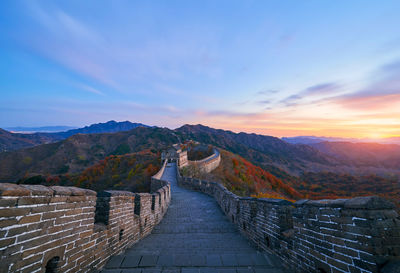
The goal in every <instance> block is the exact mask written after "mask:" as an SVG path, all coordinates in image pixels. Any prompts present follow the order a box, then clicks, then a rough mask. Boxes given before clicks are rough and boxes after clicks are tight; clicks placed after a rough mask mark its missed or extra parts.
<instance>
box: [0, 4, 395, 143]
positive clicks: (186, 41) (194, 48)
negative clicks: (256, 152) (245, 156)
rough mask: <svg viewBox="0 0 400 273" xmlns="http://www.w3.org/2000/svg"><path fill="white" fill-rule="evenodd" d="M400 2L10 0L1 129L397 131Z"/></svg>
mask: <svg viewBox="0 0 400 273" xmlns="http://www.w3.org/2000/svg"><path fill="white" fill-rule="evenodd" d="M399 10H400V1H397V0H393V1H387V0H379V1H378V0H375V1H370V0H351V1H348V0H337V1H320V0H316V1H313V0H307V1H298V0H293V1H289V0H285V1H282V0H268V1H266V0H260V1H250V0H248V1H246V0H242V1H235V0H229V1H224V0H221V1H215V0H212V1H208V0H201V1H184V0H182V1H174V0H169V1H122V0H115V1H100V0H95V1H93V0H87V1H77V0H70V1H19V0H15V1H14V0H13V1H1V2H0V60H1V61H0V127H2V128H6V127H14V126H51V125H53V126H54V125H66V126H84V125H88V124H92V123H97V122H106V121H108V120H117V121H124V120H129V121H132V122H142V123H145V124H148V125H156V126H162V127H169V128H176V127H179V126H182V125H183V124H198V123H201V124H204V125H208V126H211V127H215V128H221V129H229V130H232V131H235V132H239V131H244V132H252V133H259V134H265V135H273V136H278V137H281V136H297V135H315V136H334V137H358V138H364V137H370V138H379V137H390V136H400V27H399V26H400V16H399V15H398V14H399Z"/></svg>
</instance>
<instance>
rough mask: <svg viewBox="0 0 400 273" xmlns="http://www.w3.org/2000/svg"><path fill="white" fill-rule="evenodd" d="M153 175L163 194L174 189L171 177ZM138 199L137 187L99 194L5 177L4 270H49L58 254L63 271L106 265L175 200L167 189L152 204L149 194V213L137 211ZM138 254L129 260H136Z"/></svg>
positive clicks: (1, 206) (0, 251)
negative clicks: (10, 181) (20, 182)
mask: <svg viewBox="0 0 400 273" xmlns="http://www.w3.org/2000/svg"><path fill="white" fill-rule="evenodd" d="M153 181H154V182H157V183H156V184H157V185H156V186H153V189H154V191H155V193H154V194H155V195H156V196H157V197H158V196H159V195H161V194H162V193H166V192H169V191H170V185H169V184H168V183H167V182H165V181H159V180H154V179H153ZM134 199H135V194H134V193H131V192H123V191H107V192H103V193H99V197H96V192H94V191H91V190H87V189H80V188H76V187H60V186H54V187H45V186H40V185H15V184H8V183H0V217H1V221H0V236H1V237H2V238H3V239H0V261H1V263H0V273H2V272H44V271H45V270H44V268H45V266H46V264H47V263H48V262H49V261H50V260H51V259H52V258H57V259H58V267H59V270H60V272H95V271H96V270H99V269H101V268H102V267H103V266H104V265H105V264H106V262H107V260H108V259H109V258H110V257H111V256H113V255H116V254H118V253H120V252H121V251H123V250H124V249H126V248H127V247H129V246H131V245H132V244H134V243H136V242H137V241H139V240H140V239H141V238H143V237H145V236H146V235H147V234H149V233H150V232H151V230H152V229H153V228H154V227H155V226H156V225H157V224H158V222H159V221H160V220H161V219H162V218H163V215H164V213H165V212H166V209H167V207H168V205H169V201H170V197H169V195H165V198H163V199H162V200H158V201H159V205H158V206H156V207H153V208H152V206H151V205H152V204H151V202H149V201H148V200H152V199H153V197H152V195H151V194H147V195H146V197H144V198H143V203H141V206H142V212H143V213H142V214H141V215H134V213H133V212H134V207H135V203H134ZM96 204H98V205H96ZM95 215H96V217H95ZM105 219H106V220H107V221H103V222H101V221H100V222H98V223H97V222H96V221H97V220H105ZM116 257H117V258H115V257H114V258H113V260H111V261H110V264H111V265H112V263H113V261H114V263H116V260H118V256H116ZM132 259H133V258H132ZM132 259H130V260H126V261H124V264H125V265H132V264H135V263H136V261H134V260H132ZM121 263H122V260H121V261H120V263H119V264H118V266H120V265H121Z"/></svg>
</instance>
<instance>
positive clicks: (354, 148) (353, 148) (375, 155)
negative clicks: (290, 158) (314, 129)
mask: <svg viewBox="0 0 400 273" xmlns="http://www.w3.org/2000/svg"><path fill="white" fill-rule="evenodd" d="M310 145H311V146H312V147H314V148H316V149H318V150H319V151H320V152H322V153H325V154H327V155H329V156H332V157H335V158H337V159H339V160H342V161H346V162H352V163H353V164H354V165H357V166H374V167H377V168H387V169H396V170H400V145H397V144H379V143H351V142H320V143H313V144H310Z"/></svg>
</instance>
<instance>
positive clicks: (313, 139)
mask: <svg viewBox="0 0 400 273" xmlns="http://www.w3.org/2000/svg"><path fill="white" fill-rule="evenodd" d="M281 139H282V140H283V141H286V142H288V143H291V144H316V143H321V142H351V143H379V144H399V145H400V137H387V138H379V139H372V138H342V137H317V136H295V137H282V138H281Z"/></svg>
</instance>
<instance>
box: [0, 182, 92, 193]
mask: <svg viewBox="0 0 400 273" xmlns="http://www.w3.org/2000/svg"><path fill="white" fill-rule="evenodd" d="M96 194H97V193H96V192H95V191H92V190H88V189H81V188H77V187H61V186H52V187H46V186H43V185H17V184H12V183H0V196H43V195H44V196H55V195H63V196H96Z"/></svg>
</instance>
